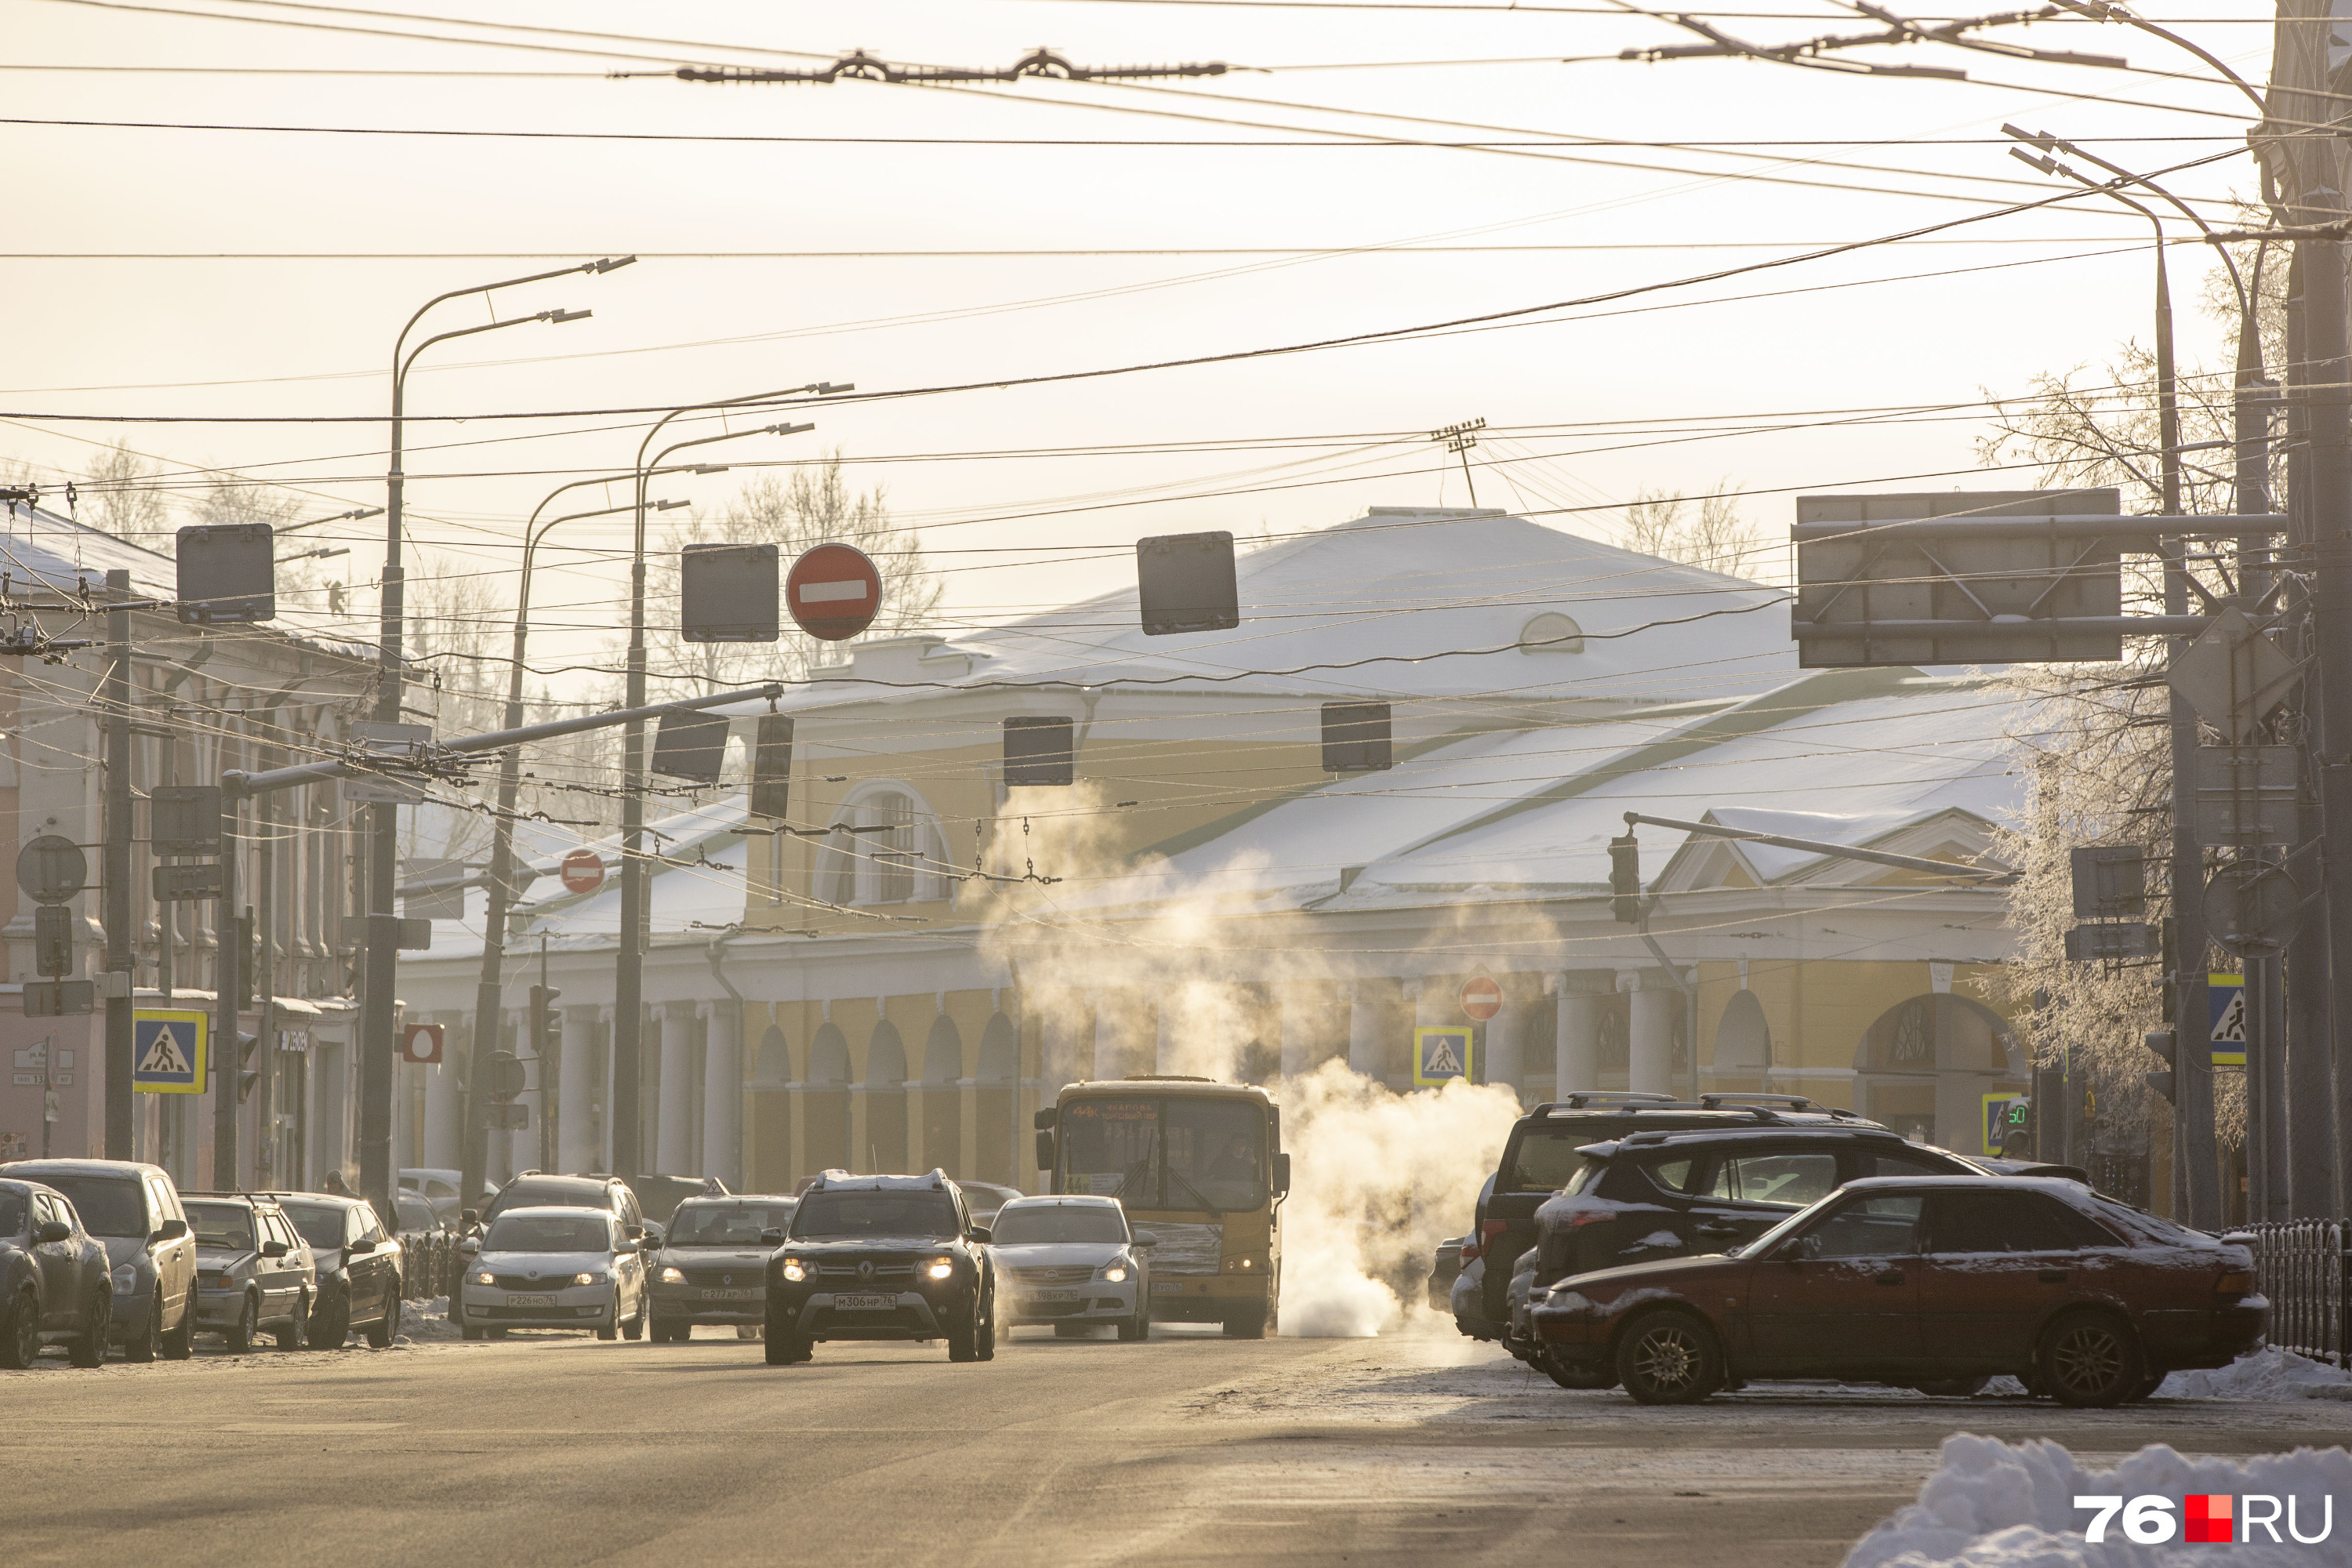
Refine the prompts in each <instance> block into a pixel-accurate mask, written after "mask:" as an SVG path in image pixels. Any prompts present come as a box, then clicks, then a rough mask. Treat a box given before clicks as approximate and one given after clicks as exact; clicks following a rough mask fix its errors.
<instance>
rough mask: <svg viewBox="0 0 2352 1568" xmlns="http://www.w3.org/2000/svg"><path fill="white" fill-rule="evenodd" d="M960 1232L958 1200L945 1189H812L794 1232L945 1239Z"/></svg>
mask: <svg viewBox="0 0 2352 1568" xmlns="http://www.w3.org/2000/svg"><path fill="white" fill-rule="evenodd" d="M955 1234H956V1210H955V1200H954V1199H952V1198H950V1197H949V1196H948V1195H947V1194H945V1193H875V1192H866V1193H810V1194H807V1195H805V1196H803V1198H802V1199H801V1205H800V1207H799V1208H798V1209H797V1210H795V1211H794V1212H793V1237H795V1238H796V1239H799V1240H803V1241H823V1240H831V1239H834V1238H836V1237H860V1236H908V1237H925V1238H927V1239H930V1240H940V1241H944V1240H947V1239H950V1238H951V1237H954V1235H955Z"/></svg>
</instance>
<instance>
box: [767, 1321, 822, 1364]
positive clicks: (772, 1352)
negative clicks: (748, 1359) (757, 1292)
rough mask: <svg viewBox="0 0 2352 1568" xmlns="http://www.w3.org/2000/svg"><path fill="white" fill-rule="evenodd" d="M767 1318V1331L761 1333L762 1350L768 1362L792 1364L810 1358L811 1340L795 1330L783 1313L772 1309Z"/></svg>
mask: <svg viewBox="0 0 2352 1568" xmlns="http://www.w3.org/2000/svg"><path fill="white" fill-rule="evenodd" d="M767 1318H768V1321H767V1322H766V1324H765V1325H764V1328H765V1330H766V1331H765V1332H764V1333H762V1334H761V1340H762V1342H763V1343H762V1344H761V1352H762V1353H763V1355H764V1356H765V1358H766V1361H767V1363H768V1364H769V1365H770V1366H791V1365H793V1363H797V1362H804V1361H806V1360H808V1359H809V1356H810V1354H811V1346H810V1344H809V1342H808V1341H807V1340H805V1339H803V1338H802V1337H801V1336H800V1335H798V1334H796V1333H794V1332H793V1331H792V1329H791V1328H790V1327H789V1326H788V1325H787V1324H786V1323H785V1322H784V1321H783V1317H782V1314H781V1313H778V1312H775V1311H773V1310H771V1311H770V1312H769V1313H768V1315H767Z"/></svg>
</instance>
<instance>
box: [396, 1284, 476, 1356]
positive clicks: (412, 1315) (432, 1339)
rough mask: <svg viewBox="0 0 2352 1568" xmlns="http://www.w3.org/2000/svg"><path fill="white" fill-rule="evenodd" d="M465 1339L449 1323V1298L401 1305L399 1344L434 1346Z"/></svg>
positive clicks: (442, 1297) (406, 1302)
mask: <svg viewBox="0 0 2352 1568" xmlns="http://www.w3.org/2000/svg"><path fill="white" fill-rule="evenodd" d="M464 1337H465V1335H464V1334H463V1333H462V1332H460V1331H459V1330H458V1328H457V1325H456V1324H454V1323H452V1322H451V1321H449V1298H448V1297H446V1296H436V1297H434V1298H433V1299H432V1300H429V1301H403V1302H402V1303H401V1304H400V1338H399V1340H398V1341H397V1343H400V1344H404V1345H415V1344H434V1343H438V1342H441V1341H444V1340H458V1339H463V1338H464Z"/></svg>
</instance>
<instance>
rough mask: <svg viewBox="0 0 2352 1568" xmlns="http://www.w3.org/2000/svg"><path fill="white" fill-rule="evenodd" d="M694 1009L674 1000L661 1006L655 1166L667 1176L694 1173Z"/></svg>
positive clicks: (658, 1171) (660, 1172)
mask: <svg viewBox="0 0 2352 1568" xmlns="http://www.w3.org/2000/svg"><path fill="white" fill-rule="evenodd" d="M693 1055H694V1009H693V1007H692V1006H691V1005H685V1004H681V1003H677V1002H673V1003H670V1004H668V1005H667V1006H664V1007H663V1008H662V1009H661V1094H660V1098H659V1100H658V1103H657V1106H656V1115H657V1116H658V1117H659V1118H660V1120H659V1121H657V1122H656V1129H655V1139H654V1144H655V1147H654V1160H655V1164H654V1170H655V1171H656V1173H658V1174H661V1175H667V1176H683V1175H689V1174H692V1173H693V1151H692V1150H691V1149H689V1148H688V1147H687V1143H688V1139H689V1138H690V1137H691V1136H692V1134H693V1131H694V1104H693V1095H692V1090H693V1081H694V1064H693V1060H692V1058H693Z"/></svg>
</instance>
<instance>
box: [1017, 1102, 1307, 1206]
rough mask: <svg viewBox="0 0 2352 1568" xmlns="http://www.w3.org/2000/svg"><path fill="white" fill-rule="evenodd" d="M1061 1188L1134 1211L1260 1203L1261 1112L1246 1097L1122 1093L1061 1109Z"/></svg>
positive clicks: (1262, 1187)
mask: <svg viewBox="0 0 2352 1568" xmlns="http://www.w3.org/2000/svg"><path fill="white" fill-rule="evenodd" d="M1059 1125H1060V1128H1061V1138H1060V1142H1061V1146H1062V1169H1063V1190H1064V1191H1065V1192H1072V1193H1092V1194H1097V1195H1098V1196H1102V1197H1112V1198H1117V1199H1118V1200H1119V1201H1120V1202H1121V1203H1122V1204H1124V1205H1127V1207H1128V1208H1129V1210H1130V1211H1132V1210H1137V1209H1161V1210H1165V1209H1175V1210H1188V1209H1189V1210H1205V1211H1208V1212H1210V1213H1213V1214H1215V1213H1227V1212H1231V1211H1234V1210H1248V1209H1255V1208H1259V1207H1262V1206H1264V1205H1265V1109H1264V1108H1263V1107H1261V1106H1259V1105H1256V1104H1255V1103H1253V1102H1251V1101H1249V1100H1226V1099H1210V1098H1206V1097H1202V1098H1199V1099H1193V1098H1190V1097H1184V1098H1179V1097H1173V1096H1166V1097H1163V1096H1160V1095H1130V1096H1122V1097H1120V1098H1118V1099H1116V1100H1111V1099H1104V1100H1094V1099H1088V1100H1071V1101H1070V1102H1069V1103H1067V1104H1066V1105H1064V1106H1063V1107H1062V1110H1061V1115H1060V1118H1059Z"/></svg>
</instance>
